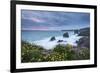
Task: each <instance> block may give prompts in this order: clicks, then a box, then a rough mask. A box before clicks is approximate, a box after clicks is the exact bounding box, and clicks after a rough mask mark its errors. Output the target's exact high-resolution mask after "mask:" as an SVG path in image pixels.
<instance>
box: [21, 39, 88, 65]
mask: <svg viewBox="0 0 100 73" xmlns="http://www.w3.org/2000/svg"><path fill="white" fill-rule="evenodd" d="M44 51H47V52H48V50H46V49H44V48H43V47H41V46H38V45H35V44H30V43H28V42H25V41H22V47H21V61H22V62H23V63H25V62H45V61H46V62H48V61H65V60H85V59H89V58H90V51H89V49H88V48H81V49H80V48H77V50H75V48H73V46H72V45H70V44H67V45H60V44H59V45H57V46H56V47H54V49H53V50H52V51H51V52H50V53H45V54H44V53H43V52H44ZM49 51H50V50H49Z"/></svg>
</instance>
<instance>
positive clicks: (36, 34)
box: [21, 30, 74, 42]
mask: <svg viewBox="0 0 100 73" xmlns="http://www.w3.org/2000/svg"><path fill="white" fill-rule="evenodd" d="M65 32H68V34H69V36H71V35H73V34H74V31H40V30H31V31H29V30H22V32H21V34H22V35H21V37H22V40H25V41H28V42H34V41H38V40H42V39H45V38H48V37H53V36H55V37H57V36H63V34H64V33H65Z"/></svg>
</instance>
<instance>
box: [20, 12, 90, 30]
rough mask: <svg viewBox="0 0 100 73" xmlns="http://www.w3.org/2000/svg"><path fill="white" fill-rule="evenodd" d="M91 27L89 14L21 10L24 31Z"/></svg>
mask: <svg viewBox="0 0 100 73" xmlns="http://www.w3.org/2000/svg"><path fill="white" fill-rule="evenodd" d="M89 26H90V14H89V13H82V12H80V13H79V12H60V11H59V12H58V11H36V10H21V29H22V30H71V29H80V28H85V27H89Z"/></svg>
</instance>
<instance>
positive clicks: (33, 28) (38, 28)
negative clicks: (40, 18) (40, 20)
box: [22, 26, 49, 30]
mask: <svg viewBox="0 0 100 73" xmlns="http://www.w3.org/2000/svg"><path fill="white" fill-rule="evenodd" d="M48 29H49V28H48V27H37V26H34V27H32V28H22V30H48Z"/></svg>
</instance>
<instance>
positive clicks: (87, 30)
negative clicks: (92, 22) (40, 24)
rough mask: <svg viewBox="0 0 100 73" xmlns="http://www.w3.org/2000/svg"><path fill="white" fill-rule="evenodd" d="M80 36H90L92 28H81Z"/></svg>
mask: <svg viewBox="0 0 100 73" xmlns="http://www.w3.org/2000/svg"><path fill="white" fill-rule="evenodd" d="M78 36H90V28H83V29H80V30H79V33H78Z"/></svg>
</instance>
